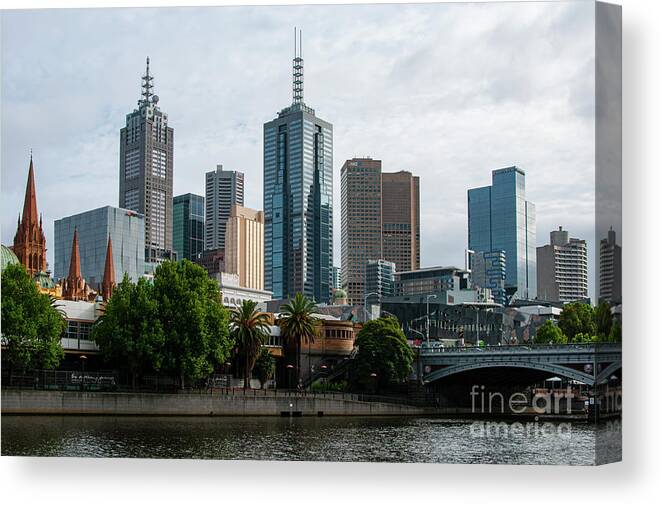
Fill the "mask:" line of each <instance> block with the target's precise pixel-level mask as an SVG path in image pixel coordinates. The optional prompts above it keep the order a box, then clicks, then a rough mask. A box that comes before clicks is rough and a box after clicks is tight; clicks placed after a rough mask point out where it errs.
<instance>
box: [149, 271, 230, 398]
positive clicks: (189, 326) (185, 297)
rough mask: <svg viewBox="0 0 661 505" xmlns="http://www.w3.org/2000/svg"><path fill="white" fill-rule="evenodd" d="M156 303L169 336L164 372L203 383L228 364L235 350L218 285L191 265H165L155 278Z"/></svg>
mask: <svg viewBox="0 0 661 505" xmlns="http://www.w3.org/2000/svg"><path fill="white" fill-rule="evenodd" d="M154 301H155V303H156V307H157V309H156V313H157V317H158V320H159V321H160V323H161V326H162V328H163V333H164V346H163V362H162V364H163V369H164V370H166V371H169V372H171V373H173V374H176V375H177V376H178V377H179V378H180V385H181V387H182V388H183V387H184V384H185V380H186V378H188V379H192V380H197V379H200V378H202V377H205V376H207V375H209V374H210V373H212V372H213V370H214V369H215V367H216V366H217V365H221V364H222V363H224V362H225V361H226V360H227V357H228V356H229V355H230V352H231V349H232V347H233V341H232V340H231V339H230V338H229V324H228V316H227V310H225V308H224V307H223V305H222V303H221V300H220V292H219V290H218V285H217V284H216V282H215V281H214V280H212V279H210V278H209V275H208V274H207V272H206V270H204V269H203V268H202V267H201V266H199V265H195V264H193V263H192V262H191V261H189V260H186V259H185V260H182V261H179V262H173V261H165V262H163V263H162V264H160V265H159V266H158V267H157V268H156V271H155V272H154Z"/></svg>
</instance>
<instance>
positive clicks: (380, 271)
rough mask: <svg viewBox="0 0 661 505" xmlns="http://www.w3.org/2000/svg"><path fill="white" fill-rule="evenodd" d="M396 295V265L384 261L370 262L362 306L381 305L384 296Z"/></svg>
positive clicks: (366, 268)
mask: <svg viewBox="0 0 661 505" xmlns="http://www.w3.org/2000/svg"><path fill="white" fill-rule="evenodd" d="M394 295H395V264H394V263H393V262H392V261H386V260H382V259H378V260H368V261H367V263H366V265H365V293H364V295H363V296H364V299H363V300H361V301H360V304H363V303H365V301H367V303H373V304H374V303H381V300H382V299H383V297H384V296H394Z"/></svg>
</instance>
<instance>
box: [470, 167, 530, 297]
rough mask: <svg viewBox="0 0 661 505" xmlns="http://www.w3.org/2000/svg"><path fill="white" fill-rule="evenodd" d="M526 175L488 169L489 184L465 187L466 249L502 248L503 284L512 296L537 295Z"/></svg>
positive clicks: (476, 250) (518, 170) (515, 170)
mask: <svg viewBox="0 0 661 505" xmlns="http://www.w3.org/2000/svg"><path fill="white" fill-rule="evenodd" d="M525 177H526V175H525V172H524V171H523V170H521V169H520V168H518V167H508V168H502V169H500V170H494V171H493V172H492V185H491V186H484V187H481V188H475V189H469V190H468V248H469V249H471V250H473V251H475V252H490V251H499V250H500V251H505V264H506V267H505V271H506V275H505V287H506V289H507V288H511V289H516V294H515V297H516V298H519V299H524V300H533V299H535V297H536V296H537V260H536V257H537V250H536V243H535V237H536V223H535V206H534V204H532V203H531V202H528V201H526V179H525Z"/></svg>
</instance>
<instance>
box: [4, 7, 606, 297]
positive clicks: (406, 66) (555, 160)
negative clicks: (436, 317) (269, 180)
mask: <svg viewBox="0 0 661 505" xmlns="http://www.w3.org/2000/svg"><path fill="white" fill-rule="evenodd" d="M364 7H370V9H369V10H365V19H366V23H367V28H369V27H370V26H374V27H376V26H378V30H375V31H374V32H373V33H372V32H370V30H369V29H367V28H366V27H363V28H362V29H360V30H348V31H347V33H346V35H343V37H342V38H339V39H338V38H337V37H336V35H337V26H342V28H343V30H344V29H345V27H346V25H345V24H343V23H342V19H344V18H348V17H349V16H355V9H359V10H362V9H363V8H364ZM460 7H461V8H460V9H459V8H458V7H457V6H453V5H448V4H445V5H429V6H421V5H410V6H405V7H402V6H397V8H398V17H399V19H398V20H397V22H394V21H393V22H392V23H391V22H389V21H388V19H387V18H388V11H389V10H390V9H392V8H393V7H390V6H385V5H384V6H378V7H377V6H352V7H351V9H350V10H347V9H344V8H343V7H342V6H334V7H328V8H327V7H282V8H260V9H259V11H256V10H255V9H253V8H249V7H245V8H221V9H207V8H200V9H160V10H158V11H155V10H149V9H130V10H128V9H113V10H109V11H107V10H106V11H101V12H100V11H98V10H94V11H69V12H68V13H67V15H66V16H61V15H59V14H58V13H57V12H52V11H50V12H27V11H25V12H17V13H9V15H7V16H6V17H3V30H4V31H5V32H6V34H7V35H6V36H7V44H5V45H3V56H4V57H5V59H6V61H7V66H6V72H5V73H4V74H3V104H6V106H5V107H4V108H3V124H4V125H5V128H3V138H2V142H3V147H5V148H4V149H3V150H2V151H3V156H2V166H3V169H2V187H3V204H2V209H3V213H2V215H3V218H2V219H3V221H2V242H3V243H11V239H12V237H13V233H14V231H15V229H14V227H15V220H16V211H15V209H17V208H20V204H21V202H22V198H23V188H24V184H25V172H24V167H25V166H26V159H27V153H28V150H29V148H30V147H32V148H34V157H35V171H36V179H37V188H38V191H39V194H40V202H43V203H40V211H41V212H42V213H43V215H44V227H45V231H46V242H47V244H53V243H54V241H53V231H52V230H53V222H54V221H55V220H56V219H60V218H62V217H64V216H67V215H71V214H75V213H80V212H83V211H85V210H89V209H92V208H97V207H99V206H102V205H114V204H115V202H116V201H117V193H116V192H117V190H118V172H119V152H118V145H117V144H118V142H117V130H118V128H119V127H121V126H122V124H123V122H124V118H125V114H126V110H127V108H128V107H130V106H131V104H133V103H135V99H136V97H137V96H138V93H139V88H138V84H139V77H140V76H141V75H142V73H143V72H144V57H146V56H150V57H151V60H152V72H153V73H154V74H155V75H156V76H157V79H158V82H157V84H158V94H159V95H160V97H161V103H162V104H163V107H164V110H167V111H168V115H169V117H170V123H171V125H172V126H173V127H175V129H177V132H178V135H177V140H176V143H175V155H174V159H175V168H174V174H175V175H174V181H175V190H174V193H175V194H182V193H186V192H192V193H197V194H201V193H202V188H203V185H204V173H205V172H206V171H207V170H208V168H209V167H210V166H215V165H216V164H223V165H225V166H228V167H232V168H234V167H237V168H239V167H240V168H241V170H243V171H245V174H246V205H247V206H248V207H253V208H257V209H261V208H262V204H261V200H262V188H261V186H262V176H261V172H262V163H261V157H262V141H261V136H262V135H261V128H262V124H263V123H264V122H266V121H268V120H270V119H271V118H272V115H273V113H274V112H275V111H277V110H280V109H281V108H282V106H284V105H286V104H288V103H289V102H290V92H291V88H290V83H291V75H290V68H291V67H290V66H289V65H290V62H291V57H292V53H293V51H292V44H291V27H292V26H293V25H297V26H302V27H303V31H304V40H303V54H304V56H305V58H306V94H307V96H306V102H308V103H310V104H312V105H313V106H314V107H315V109H316V110H317V112H318V114H319V115H320V116H321V117H324V118H325V119H327V120H328V121H329V122H331V123H333V124H334V126H335V130H336V132H335V135H334V137H335V139H334V158H335V160H334V164H333V174H334V186H335V187H334V200H335V201H334V206H335V212H334V226H333V228H334V258H335V265H338V264H339V258H340V253H339V245H340V240H339V232H340V228H341V227H340V226H339V224H340V216H339V208H340V206H339V195H340V191H339V179H340V177H339V168H340V166H341V164H342V163H343V162H344V161H345V160H346V159H350V158H352V157H354V156H362V155H368V156H372V157H374V158H377V159H382V160H383V170H384V171H386V172H395V171H399V170H409V171H411V172H413V173H414V174H416V175H419V176H420V177H421V182H422V184H421V197H420V200H421V224H422V226H421V233H422V236H421V266H422V267H425V266H432V265H438V264H447V265H449V264H456V265H457V266H461V265H462V263H463V253H464V249H465V248H466V245H467V237H466V223H467V212H466V203H465V191H466V189H468V188H470V187H477V186H483V185H484V184H486V183H487V182H488V180H489V174H490V172H491V171H492V170H493V169H497V168H502V167H504V166H509V165H512V164H516V165H518V166H521V167H522V168H523V169H524V170H526V173H527V175H528V197H529V198H530V200H532V201H535V203H536V204H537V214H538V229H537V234H538V236H541V237H544V236H547V234H548V232H550V231H551V230H553V229H556V228H557V226H558V225H563V226H565V227H567V228H571V229H572V230H573V232H574V233H575V235H576V236H578V237H581V238H585V239H586V240H587V241H588V250H589V254H590V265H591V274H590V294H591V296H592V297H593V298H594V272H595V270H594V265H595V255H594V252H595V250H596V248H595V247H594V239H593V232H592V231H591V230H592V229H593V225H592V224H591V223H593V217H594V205H593V204H594V191H593V190H591V189H590V186H591V183H592V180H591V178H590V174H593V172H594V155H593V153H594V141H593V132H594V123H593V121H592V120H591V119H590V118H591V117H592V116H593V109H594V99H593V94H594V93H593V92H594V89H593V87H590V86H586V84H585V83H587V82H591V80H590V78H589V75H590V73H592V74H594V69H593V66H594V65H593V64H594V59H593V58H592V57H583V56H581V55H583V54H587V55H590V54H592V51H590V50H585V49H586V48H591V47H593V45H594V41H593V37H591V36H590V35H594V29H593V27H592V24H591V23H590V19H589V18H590V16H580V15H577V10H580V9H587V8H588V7H589V6H587V5H581V4H571V5H570V4H555V5H553V4H541V5H540V4H530V5H525V6H521V7H519V6H515V7H516V8H514V7H513V6H508V5H502V4H501V5H493V6H488V5H462V6H460ZM182 11H183V12H182ZM320 11H324V12H326V13H329V16H319V13H320ZM175 14H176V15H177V16H175ZM331 14H332V15H331ZM237 15H245V16H246V17H245V21H244V22H243V23H239V25H240V26H239V27H235V28H232V26H231V25H232V23H233V20H234V19H235V18H236V16H237ZM98 16H110V17H112V19H113V20H114V21H116V24H115V25H113V26H116V27H117V28H114V29H109V28H108V26H110V25H104V26H102V27H101V32H102V34H99V35H98V36H90V33H85V32H86V30H87V28H85V26H88V25H89V26H94V23H93V22H92V23H91V24H88V23H85V22H82V21H81V17H82V18H89V19H90V20H93V19H95V18H96V17H98ZM205 16H206V17H208V18H209V20H205V19H202V18H204V17H205ZM175 17H177V19H179V17H183V20H184V21H183V22H182V25H181V29H182V30H183V31H184V33H185V32H186V31H187V30H193V28H194V27H197V25H198V24H199V23H203V24H204V23H208V22H213V21H216V22H218V21H220V22H221V24H222V25H223V26H225V25H227V28H228V30H227V33H225V34H222V35H221V40H220V41H216V42H215V47H210V48H208V53H205V55H204V58H203V59H202V60H204V61H202V60H200V59H199V58H198V57H197V56H194V57H191V55H190V54H189V53H187V52H186V50H185V49H186V47H177V48H176V50H175V51H173V52H172V54H168V51H170V50H172V46H171V44H172V43H171V42H169V41H167V40H166V38H165V37H164V35H158V30H159V29H160V28H161V27H167V26H172V24H173V23H174V22H175ZM512 17H514V18H516V19H517V20H518V21H521V22H514V21H512V22H511V24H512V26H508V24H507V23H508V22H509V21H508V20H510V19H511V18H512ZM146 21H148V23H146V26H145V28H144V30H146V31H147V32H148V34H151V35H153V36H152V37H141V38H140V39H138V38H134V37H133V35H131V34H128V35H127V40H119V39H117V40H116V42H117V44H113V45H112V47H111V45H109V44H107V42H106V43H104V37H103V35H106V36H107V35H117V36H119V35H121V34H122V33H124V30H126V31H130V30H129V28H130V27H132V26H133V25H137V24H145V22H146ZM439 22H440V23H442V24H443V25H446V24H447V25H448V26H450V27H454V28H453V29H451V30H447V31H444V30H443V29H440V28H441V27H438V28H435V29H432V28H431V26H432V25H434V23H439ZM58 23H59V24H58ZM51 24H52V25H53V26H52V27H50V25H51ZM62 24H64V25H68V24H75V26H76V29H73V28H72V29H71V30H66V29H65V30H62V29H61V28H62ZM522 26H523V27H525V29H524V28H522ZM55 27H57V33H55V31H54V28H55ZM402 27H404V28H407V27H408V28H409V29H408V30H407V29H402ZM462 27H463V28H468V27H470V28H471V30H463V32H462V30H461V28H462ZM197 29H198V28H196V39H195V40H196V41H197V42H196V44H200V40H204V35H199V36H198V34H197ZM33 31H34V32H35V33H36V32H37V31H38V32H39V34H40V36H41V41H42V43H43V41H44V40H46V41H49V40H50V41H51V42H53V43H52V44H48V46H50V47H56V48H59V47H60V46H62V47H64V48H66V47H70V46H69V45H70V44H74V43H75V41H76V40H79V39H80V37H83V36H89V38H90V44H89V47H86V48H84V49H82V51H83V57H81V58H80V59H79V60H77V61H76V62H71V63H70V65H64V66H63V65H58V64H57V63H58V61H64V59H60V58H59V56H58V51H60V49H53V50H52V51H53V53H54V54H52V55H50V57H48V56H44V55H43V54H41V53H40V52H38V51H37V50H42V49H43V46H42V45H41V44H34V45H33V44H31V43H29V41H28V43H26V44H25V45H24V47H23V50H21V51H15V50H14V51H13V52H12V45H13V44H14V43H18V41H19V40H20V41H23V37H25V38H26V40H28V39H30V37H29V34H30V33H32V32H33ZM163 31H164V32H167V30H163ZM237 31H240V32H241V33H237ZM553 33H556V34H557V35H562V37H561V38H559V39H558V40H556V42H557V44H556V45H555V46H554V47H552V48H551V47H549V46H548V45H547V44H546V43H545V41H547V40H548V38H549V37H552V35H553ZM485 35H486V36H485ZM489 35H491V36H489ZM216 36H217V34H216V33H215V32H214V37H216ZM19 37H20V39H19ZM226 37H227V40H226ZM142 38H144V39H145V40H142ZM499 38H502V41H503V43H505V42H506V44H500V45H499ZM517 38H518V39H519V40H521V39H526V40H528V41H529V44H527V47H526V48H525V50H521V48H520V46H519V44H516V43H513V40H516V39H517ZM183 39H185V37H181V38H180V39H179V38H178V43H182V42H181V40H183ZM230 39H232V42H231V43H232V44H233V45H232V47H235V48H236V49H235V51H234V52H232V53H230V54H229V55H226V54H223V51H222V48H223V47H224V44H223V42H227V43H228V44H229V43H230V42H229V40H230ZM113 40H115V39H113ZM554 40H555V39H554ZM55 41H59V42H60V44H57V43H55ZM161 42H162V43H163V44H161ZM476 42H477V46H475V43H476ZM126 44H129V45H131V47H132V51H131V54H135V57H131V58H126V57H125V56H122V57H118V55H115V52H116V51H119V50H121V48H122V47H126ZM159 45H161V46H163V47H159ZM115 46H117V47H115ZM353 46H356V48H357V50H354V49H352V47H353ZM439 47H440V48H441V49H440V50H441V52H443V53H444V54H443V55H442V56H441V57H440V58H439V56H438V55H437V54H436V53H435V51H436V50H438V49H437V48H439ZM443 48H446V49H443ZM448 48H449V49H448ZM89 51H96V53H95V56H94V58H92V57H91V55H92V53H91V52H89ZM141 51H143V52H142V53H141ZM494 51H496V52H497V51H505V54H503V55H501V56H499V57H498V58H496V59H495V60H494V61H491V60H493V58H494ZM13 53H17V54H13ZM113 55H115V56H113ZM459 55H464V56H462V58H463V59H464V60H466V61H465V62H464V63H461V62H460V61H459V59H458V58H459ZM544 55H546V56H545V57H544ZM17 56H18V57H19V58H17ZM466 56H468V57H466ZM235 59H236V61H234V60H235ZM549 59H550V60H553V69H552V71H550V72H549V71H544V69H543V68H542V65H543V64H545V63H544V61H546V60H549ZM427 60H429V61H442V62H445V63H447V62H449V61H450V60H452V61H453V62H455V63H456V65H447V68H452V74H447V75H446V71H445V68H446V65H445V64H444V65H443V67H442V68H441V67H440V66H434V65H432V66H430V65H427V64H426V61H427ZM209 61H211V62H217V64H218V65H212V66H213V67H214V68H213V69H210V65H209V63H208V62H209ZM489 61H491V63H490V64H489V66H488V68H487V69H483V68H481V67H483V66H484V64H486V63H489ZM359 64H360V65H363V66H366V67H367V69H368V70H373V72H370V71H360V68H361V67H359V66H358V65H359ZM531 64H534V66H535V68H539V73H537V74H536V73H535V72H534V71H531V69H530V65H531ZM83 67H85V68H87V71H86V73H85V75H84V77H82V78H81V79H80V82H79V81H76V80H75V79H74V80H73V81H71V77H72V76H73V75H79V76H81V75H82V72H79V70H82V68H83ZM216 67H218V68H216ZM559 67H562V68H564V70H561V69H559ZM334 69H336V70H334ZM337 69H340V70H342V71H337ZM34 71H37V72H39V76H40V80H41V81H43V82H45V83H46V84H45V86H46V87H47V88H48V89H49V91H50V93H49V94H46V95H44V94H42V95H40V96H39V95H38V94H33V93H30V90H31V89H34V88H32V86H31V85H29V83H28V82H27V81H29V80H31V79H32V77H33V72H34ZM210 72H220V74H219V77H218V79H214V78H209V73H210ZM345 74H347V75H345ZM228 75H231V76H232V77H231V79H228V78H227V76H228ZM109 76H112V78H109ZM547 77H548V79H550V80H546V81H545V78H547ZM438 78H442V79H443V82H444V83H445V84H446V85H444V86H442V87H441V89H437V88H438V87H437V86H434V83H435V82H436V81H437V80H438ZM411 79H413V80H411ZM89 81H92V82H89ZM106 81H107V82H106ZM219 83H220V84H219ZM356 83H358V84H360V85H359V86H356ZM413 83H415V86H414V87H411V86H412V84H413ZM83 84H85V85H83ZM90 84H93V85H91V86H90ZM366 86H367V87H366ZM460 87H461V89H460ZM90 88H91V89H92V90H94V91H93V92H89V89H90ZM390 88H392V92H390V91H389V89H390ZM355 89H369V90H370V93H367V94H366V93H355ZM405 89H408V92H407V93H404V92H403V91H404V90H405ZM68 93H70V95H68ZM53 95H55V99H54V96H53ZM367 95H369V96H367ZM395 95H397V96H395ZM74 98H75V99H76V101H77V103H78V107H77V108H76V107H74V108H72V107H71V104H72V101H73V100H74ZM56 102H57V103H56ZM248 104H250V106H248ZM412 104H413V105H416V104H418V105H420V107H412V106H411V105H412ZM63 107H66V109H63ZM37 110H39V111H40V113H41V114H40V115H41V116H43V118H44V120H43V121H41V122H35V121H32V120H31V119H33V116H34V115H35V114H36V112H35V111H37ZM64 110H66V113H67V114H65V113H64ZM81 112H84V114H81ZM67 115H68V116H67ZM209 116H210V118H209V119H208V117H209ZM53 122H55V123H62V124H61V125H60V127H59V128H58V131H55V132H53V131H52V128H53V124H52V123H53ZM81 122H82V126H81V125H80V124H77V123H81ZM541 122H543V124H544V128H543V129H542V128H540V131H539V133H538V134H537V135H536V134H535V128H534V127H533V125H534V124H541ZM74 126H75V128H74ZM44 128H47V130H44ZM542 130H543V132H542ZM457 132H460V133H463V135H460V136H459V137H458V136H457V135H458V134H457ZM7 145H11V146H14V147H13V148H12V149H7V148H6V146H7ZM475 145H478V146H479V147H480V149H476V148H475ZM471 146H473V147H472V148H471ZM586 166H587V167H588V170H586V169H585V167H586ZM71 167H76V168H74V169H72V168H71ZM456 174H461V175H460V176H457V175H456ZM437 179H440V180H442V182H443V184H441V185H436V184H427V185H425V181H428V182H430V183H431V182H432V181H435V180H437ZM96 185H100V186H101V187H103V192H101V191H98V192H97V191H94V190H90V189H89V188H94V187H99V186H96ZM84 188H88V189H87V190H85V189H84ZM439 193H440V195H439ZM63 194H64V195H66V196H67V197H66V198H63ZM63 200H64V201H63ZM568 207H569V208H572V209H573V210H574V212H572V215H573V217H572V221H571V222H567V220H566V219H565V216H566V209H567V208H568ZM616 226H617V223H616ZM618 231H619V230H618ZM537 245H541V244H539V243H538V244H537ZM48 249H49V250H48V253H47V256H48V262H49V265H50V267H51V269H52V268H53V248H52V246H49V247H48Z"/></svg>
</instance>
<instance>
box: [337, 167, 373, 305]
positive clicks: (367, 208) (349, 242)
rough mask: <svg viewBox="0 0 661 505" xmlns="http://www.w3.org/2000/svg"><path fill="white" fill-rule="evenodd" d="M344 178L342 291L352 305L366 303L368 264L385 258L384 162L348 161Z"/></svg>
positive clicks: (342, 204) (342, 201) (342, 176)
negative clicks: (382, 203)
mask: <svg viewBox="0 0 661 505" xmlns="http://www.w3.org/2000/svg"><path fill="white" fill-rule="evenodd" d="M340 177H341V193H342V199H341V214H342V234H341V239H342V249H341V265H342V266H341V269H342V281H341V282H342V289H343V290H344V291H345V292H346V293H347V298H348V300H349V303H351V304H362V303H363V297H364V295H365V292H366V291H365V267H366V265H367V261H368V260H378V259H381V258H383V244H382V234H381V231H382V229H381V160H373V159H372V158H353V159H351V160H347V161H345V162H344V165H342V169H341V171H340Z"/></svg>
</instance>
